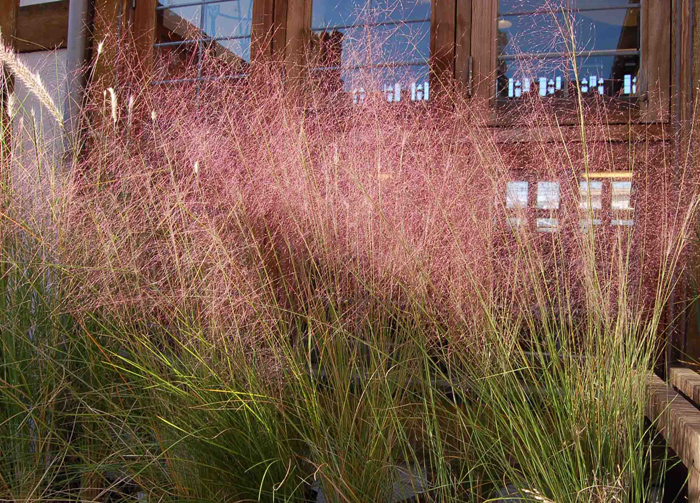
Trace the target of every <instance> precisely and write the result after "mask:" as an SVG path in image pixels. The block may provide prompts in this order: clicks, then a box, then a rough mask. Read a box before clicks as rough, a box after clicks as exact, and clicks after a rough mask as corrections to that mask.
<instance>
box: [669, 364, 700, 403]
mask: <svg viewBox="0 0 700 503" xmlns="http://www.w3.org/2000/svg"><path fill="white" fill-rule="evenodd" d="M670 378H671V379H670V382H671V384H672V385H673V386H674V387H675V388H676V389H677V390H678V391H680V392H681V393H683V394H684V395H685V396H687V397H688V398H689V399H690V400H692V401H693V402H695V403H696V404H700V374H698V373H697V372H695V371H694V370H692V369H687V368H681V367H674V368H672V369H671V372H670Z"/></svg>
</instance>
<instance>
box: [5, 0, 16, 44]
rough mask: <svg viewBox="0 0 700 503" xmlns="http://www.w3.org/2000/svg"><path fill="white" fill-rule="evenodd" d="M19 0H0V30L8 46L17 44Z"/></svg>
mask: <svg viewBox="0 0 700 503" xmlns="http://www.w3.org/2000/svg"><path fill="white" fill-rule="evenodd" d="M18 15H19V0H0V31H1V32H2V39H3V42H4V44H5V45H6V46H10V47H14V46H15V38H14V37H15V34H16V30H17V18H18Z"/></svg>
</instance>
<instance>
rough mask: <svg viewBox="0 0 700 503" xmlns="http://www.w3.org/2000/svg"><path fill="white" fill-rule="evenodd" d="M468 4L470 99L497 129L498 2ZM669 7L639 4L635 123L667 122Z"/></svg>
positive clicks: (668, 2)
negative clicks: (485, 109) (639, 56)
mask: <svg viewBox="0 0 700 503" xmlns="http://www.w3.org/2000/svg"><path fill="white" fill-rule="evenodd" d="M471 2H472V30H471V56H472V68H473V76H472V82H473V97H474V98H476V99H477V100H478V101H479V102H481V103H482V104H483V105H485V106H488V107H489V109H490V114H489V118H490V123H492V124H493V125H499V120H498V118H497V116H496V113H495V104H496V103H495V102H496V23H497V18H498V0H471ZM672 3H673V0H646V1H643V2H642V47H641V52H642V60H641V70H640V74H639V86H640V96H641V99H640V100H639V108H638V111H635V114H634V117H633V118H634V120H635V121H637V122H643V123H653V122H667V121H668V120H669V118H670V109H671V107H670V92H671V59H672V58H671V12H672ZM458 50H461V51H463V49H458ZM457 59H458V61H460V62H461V63H460V64H461V68H458V72H461V73H464V71H465V70H464V61H465V56H464V54H462V55H460V54H458V55H457ZM623 122H624V121H623Z"/></svg>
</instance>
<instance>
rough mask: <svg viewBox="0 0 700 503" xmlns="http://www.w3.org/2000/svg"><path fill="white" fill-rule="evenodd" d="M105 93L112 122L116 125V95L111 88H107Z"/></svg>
mask: <svg viewBox="0 0 700 503" xmlns="http://www.w3.org/2000/svg"><path fill="white" fill-rule="evenodd" d="M107 92H108V93H109V102H110V104H111V106H112V122H114V123H115V124H116V123H117V93H116V92H114V88H113V87H108V88H107Z"/></svg>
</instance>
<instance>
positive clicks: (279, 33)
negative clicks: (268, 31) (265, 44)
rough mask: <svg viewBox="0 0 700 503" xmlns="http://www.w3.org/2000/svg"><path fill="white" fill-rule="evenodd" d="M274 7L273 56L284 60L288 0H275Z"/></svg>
mask: <svg viewBox="0 0 700 503" xmlns="http://www.w3.org/2000/svg"><path fill="white" fill-rule="evenodd" d="M274 7H275V13H274V19H273V24H272V26H273V27H272V30H273V33H272V54H273V56H274V57H275V58H279V59H280V60H283V59H284V55H285V51H286V48H287V9H288V4H287V0H275V2H274Z"/></svg>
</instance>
